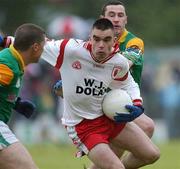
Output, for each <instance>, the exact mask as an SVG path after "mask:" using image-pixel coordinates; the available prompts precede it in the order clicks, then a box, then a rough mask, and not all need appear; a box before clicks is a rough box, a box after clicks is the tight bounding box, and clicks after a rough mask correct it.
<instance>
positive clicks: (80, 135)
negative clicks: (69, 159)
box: [66, 115, 126, 156]
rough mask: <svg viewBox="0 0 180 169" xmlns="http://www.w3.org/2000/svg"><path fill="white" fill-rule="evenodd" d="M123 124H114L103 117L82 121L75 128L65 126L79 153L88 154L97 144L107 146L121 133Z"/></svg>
mask: <svg viewBox="0 0 180 169" xmlns="http://www.w3.org/2000/svg"><path fill="white" fill-rule="evenodd" d="M125 124H126V123H115V122H114V121H112V120H110V119H109V118H107V117H106V116H105V115H103V116H100V117H98V118H96V119H93V120H88V119H84V120H83V121H82V122H80V123H79V124H77V125H76V126H66V129H67V132H68V135H69V137H70V138H71V139H72V141H73V143H74V144H75V146H76V147H77V148H78V149H79V153H85V154H88V152H89V151H90V150H91V149H92V148H93V147H94V146H95V145H97V144H100V143H106V144H109V141H110V140H111V139H113V138H114V137H116V136H117V135H118V134H119V133H120V132H121V131H122V129H123V128H124V127H125ZM77 156H78V155H77ZM80 156H82V155H80Z"/></svg>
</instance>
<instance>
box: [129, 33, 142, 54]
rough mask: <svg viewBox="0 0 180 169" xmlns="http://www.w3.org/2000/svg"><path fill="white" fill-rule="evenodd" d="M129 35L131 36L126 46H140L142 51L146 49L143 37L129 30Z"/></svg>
mask: <svg viewBox="0 0 180 169" xmlns="http://www.w3.org/2000/svg"><path fill="white" fill-rule="evenodd" d="M128 36H129V38H128V42H127V44H126V48H130V47H136V48H139V49H141V50H142V51H144V42H143V40H142V39H141V38H139V37H137V36H135V35H134V34H132V33H131V32H128V35H127V37H128Z"/></svg>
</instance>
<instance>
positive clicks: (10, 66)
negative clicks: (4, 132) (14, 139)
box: [0, 46, 24, 123]
mask: <svg viewBox="0 0 180 169" xmlns="http://www.w3.org/2000/svg"><path fill="white" fill-rule="evenodd" d="M23 73H24V62H23V60H22V57H21V56H20V54H19V53H18V52H17V51H16V50H15V48H14V47H13V46H11V47H10V48H7V49H4V50H2V51H1V52H0V120H1V121H3V122H5V123H7V122H8V121H9V118H10V116H11V113H12V108H13V107H14V104H15V103H14V102H15V99H16V97H17V96H18V93H19V89H20V86H21V81H22V75H23Z"/></svg>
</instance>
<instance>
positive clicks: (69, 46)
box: [41, 39, 142, 126]
mask: <svg viewBox="0 0 180 169" xmlns="http://www.w3.org/2000/svg"><path fill="white" fill-rule="evenodd" d="M118 52H119V48H118V46H117V47H114V49H113V51H112V53H111V55H109V56H108V57H106V58H105V59H104V60H103V61H102V62H101V63H98V62H96V59H95V57H94V56H93V55H92V52H91V44H90V42H88V41H87V42H83V41H81V40H76V39H69V40H67V39H63V40H57V41H55V40H51V41H47V42H46V44H45V47H44V52H43V54H42V56H41V58H42V59H44V60H45V61H47V62H48V63H50V64H51V65H52V66H54V67H56V68H57V69H59V71H60V73H61V78H62V84H63V96H64V113H63V117H62V123H63V124H64V125H67V126H74V125H76V124H78V123H80V122H81V121H82V120H83V119H84V118H85V119H95V118H97V117H100V116H102V115H103V112H102V106H101V104H102V100H103V97H104V95H105V94H106V92H107V91H108V89H109V88H110V89H116V88H121V89H124V90H126V91H127V92H128V93H129V95H130V96H131V98H132V100H133V101H134V102H142V98H141V97H140V91H139V87H138V85H137V84H136V83H135V82H134V80H133V78H132V76H131V75H130V73H129V65H128V61H127V59H126V58H125V57H123V56H122V55H121V54H120V53H118Z"/></svg>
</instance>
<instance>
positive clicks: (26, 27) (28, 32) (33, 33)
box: [14, 23, 45, 51]
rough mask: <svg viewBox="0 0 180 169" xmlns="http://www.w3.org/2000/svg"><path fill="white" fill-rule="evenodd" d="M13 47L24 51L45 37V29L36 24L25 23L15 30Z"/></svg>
mask: <svg viewBox="0 0 180 169" xmlns="http://www.w3.org/2000/svg"><path fill="white" fill-rule="evenodd" d="M14 36H15V40H14V47H15V48H16V49H17V50H21V51H25V50H27V49H28V48H29V47H31V46H32V45H33V44H34V43H41V42H42V41H44V39H45V31H44V30H43V29H42V28H41V27H40V26H38V25H35V24H32V23H25V24H22V25H21V26H19V27H18V28H17V29H16V31H15V35H14Z"/></svg>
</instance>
